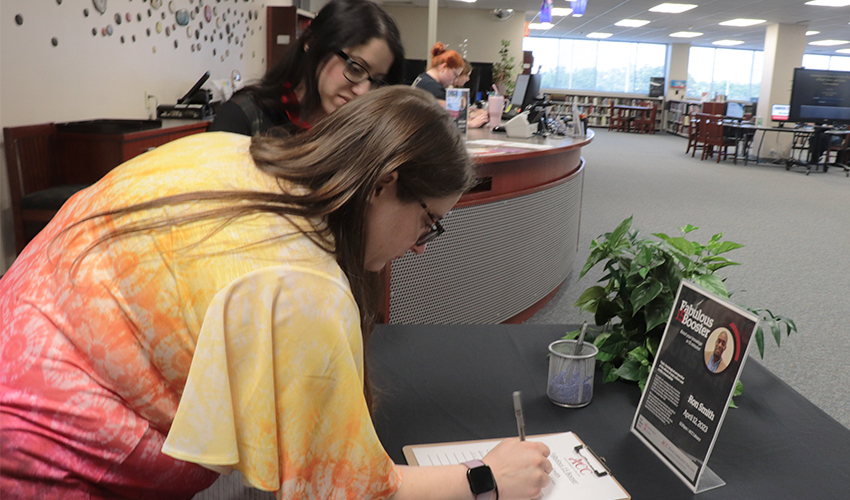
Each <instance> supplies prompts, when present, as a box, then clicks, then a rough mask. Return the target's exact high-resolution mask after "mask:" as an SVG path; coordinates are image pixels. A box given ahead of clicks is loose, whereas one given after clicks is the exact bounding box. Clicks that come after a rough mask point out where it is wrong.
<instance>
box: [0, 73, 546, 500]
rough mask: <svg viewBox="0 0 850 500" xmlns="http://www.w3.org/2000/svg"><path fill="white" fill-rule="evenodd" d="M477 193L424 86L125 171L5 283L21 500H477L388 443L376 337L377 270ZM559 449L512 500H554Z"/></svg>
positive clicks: (2, 465) (507, 467) (8, 406)
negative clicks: (367, 356)
mask: <svg viewBox="0 0 850 500" xmlns="http://www.w3.org/2000/svg"><path fill="white" fill-rule="evenodd" d="M435 144H439V147H434V145H435ZM472 181H473V175H472V169H471V165H470V161H469V158H468V155H467V154H466V152H465V150H464V144H463V141H462V140H461V138H460V137H459V136H458V134H457V132H456V131H454V130H453V129H452V127H451V125H450V124H449V122H448V119H447V115H446V114H445V111H444V110H443V109H442V108H440V107H439V106H438V105H437V104H436V103H435V102H434V101H433V100H432V99H431V98H430V97H429V96H427V95H424V93H423V92H421V91H418V90H413V89H409V88H406V87H393V88H388V89H383V90H379V91H375V92H372V93H370V94H368V95H367V96H365V97H362V98H360V99H357V100H355V101H353V102H352V103H351V104H350V105H348V106H344V107H342V108H341V109H340V110H339V111H338V112H336V113H334V114H333V115H332V116H330V117H329V118H328V119H327V120H324V121H323V122H322V123H321V124H320V125H319V126H318V127H315V128H314V129H312V130H311V131H308V132H306V133H304V134H301V135H299V136H297V137H293V138H290V139H279V138H254V139H249V138H248V137H244V136H239V135H234V134H227V133H209V134H201V135H197V136H191V137H188V138H184V139H181V140H179V141H175V142H173V143H170V144H168V145H165V146H162V147H160V148H158V149H156V150H155V151H153V152H150V153H147V154H145V155H142V156H140V157H138V158H136V159H134V160H132V161H130V162H128V163H125V164H124V165H121V166H119V167H117V168H116V169H115V170H113V171H112V172H110V173H109V174H108V175H107V176H106V177H104V178H103V179H102V180H101V181H100V182H98V183H97V184H95V185H94V186H92V187H91V188H89V189H87V190H85V191H83V192H81V193H79V194H78V195H76V196H75V197H74V198H72V199H71V200H70V201H69V202H68V203H67V204H66V205H65V206H64V207H63V208H62V210H61V211H60V212H59V214H57V216H56V217H55V218H54V219H53V221H52V222H51V223H50V224H49V225H48V226H47V228H46V229H45V230H44V231H43V232H42V233H41V234H39V235H38V236H37V237H36V238H35V239H34V240H33V241H32V242H31V244H30V245H29V246H28V247H27V248H26V249H25V250H24V252H23V253H22V254H21V255H20V256H19V258H18V259H17V260H16V261H15V263H14V265H13V266H12V267H11V269H10V270H9V271H8V272H7V273H6V275H5V276H4V277H3V279H2V281H0V325H1V326H0V490H2V494H3V498H4V500H10V499H24V498H27V499H30V498H39V499H46V498H62V499H75V498H87V499H88V498H116V497H123V498H157V499H160V498H191V497H192V496H193V495H194V494H195V493H196V492H197V491H200V490H202V489H204V488H206V487H207V486H209V485H210V484H211V483H212V482H213V481H214V480H215V478H216V477H217V475H218V473H219V472H227V471H230V470H234V469H235V470H239V471H240V472H241V473H242V474H243V476H244V479H245V481H246V482H247V483H248V484H250V485H252V486H254V487H256V488H259V489H262V490H268V491H276V492H277V494H278V496H279V497H280V498H350V499H354V498H358V499H361V498H362V499H368V498H388V497H391V496H393V497H395V498H412V497H416V496H420V497H421V496H424V497H432V498H466V497H471V494H470V491H469V487H468V486H467V485H466V480H465V468H464V467H463V466H446V467H435V468H429V469H431V470H424V469H419V468H410V467H401V466H396V465H394V464H393V463H392V461H391V460H390V458H389V457H388V455H387V454H386V452H385V451H384V450H383V448H382V447H381V444H380V442H379V441H378V438H377V436H376V434H375V431H374V428H373V426H372V423H371V419H370V416H369V403H368V390H367V391H365V393H364V369H363V346H364V344H365V342H364V338H363V334H368V332H369V331H370V330H371V328H372V325H373V323H374V319H373V318H374V317H375V307H374V304H375V303H376V302H375V301H374V298H375V297H374V295H375V289H374V287H373V283H374V278H375V277H376V272H377V271H380V270H381V269H382V268H383V267H384V265H385V264H386V263H387V262H389V261H390V260H392V259H393V258H395V257H397V256H400V255H402V254H404V253H405V252H406V251H407V250H412V251H414V252H417V253H419V252H422V251H424V250H425V244H426V243H427V242H428V241H430V239H433V237H435V236H438V235H439V234H440V233H441V232H442V226H441V225H440V223H439V219H440V218H442V217H443V216H445V214H446V213H447V212H448V211H449V209H451V207H452V206H453V205H454V204H455V203H456V202H457V200H458V198H459V196H460V193H461V192H463V190H465V189H466V188H468V187H469V186H470V184H471V182H472ZM361 332H362V333H361ZM366 387H368V383H366ZM540 446H542V445H537V444H535V443H520V442H518V441H512V442H506V443H505V444H504V445H503V446H501V447H498V448H497V449H496V450H494V451H493V452H492V453H491V454H490V455H488V457H485V461H487V462H488V465H490V466H491V468H492V469H493V471H494V474H495V476H496V480H497V481H498V482H499V483H498V484H499V492H500V498H502V500H510V499H511V498H521V497H524V498H531V497H533V496H534V494H535V492H538V493H539V488H540V487H541V486H543V485H544V484H545V482H546V481H547V479H548V478H547V477H546V476H545V474H546V473H547V472H548V470H550V467H551V466H549V465H548V462H547V461H546V458H545V454H546V453H547V451H546V450H545V449H542V448H541V447H540ZM434 484H441V485H443V486H441V487H439V488H434V487H433V486H434Z"/></svg>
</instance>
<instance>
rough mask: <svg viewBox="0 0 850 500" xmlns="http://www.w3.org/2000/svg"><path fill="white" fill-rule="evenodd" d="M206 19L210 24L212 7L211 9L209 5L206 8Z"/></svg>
mask: <svg viewBox="0 0 850 500" xmlns="http://www.w3.org/2000/svg"><path fill="white" fill-rule="evenodd" d="M204 19H206V20H207V22H210V21H211V20H212V7H210V6H209V5H207V6H206V7H204Z"/></svg>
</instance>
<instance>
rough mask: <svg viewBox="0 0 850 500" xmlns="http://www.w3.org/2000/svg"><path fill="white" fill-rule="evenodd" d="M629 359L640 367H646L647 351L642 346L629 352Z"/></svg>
mask: <svg viewBox="0 0 850 500" xmlns="http://www.w3.org/2000/svg"><path fill="white" fill-rule="evenodd" d="M628 356H629V359H633V360H635V361H637V362H638V363H640V364H642V365H646V364H647V363H646V362H647V361H648V360H649V351H648V350H647V349H646V347H644V346H642V345H641V346H638V347H635V348H634V349H632V350H631V351H629V354H628Z"/></svg>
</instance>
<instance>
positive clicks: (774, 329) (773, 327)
mask: <svg viewBox="0 0 850 500" xmlns="http://www.w3.org/2000/svg"><path fill="white" fill-rule="evenodd" d="M768 324H769V325H770V333H772V334H773V338H774V339H775V340H776V346H777V347H779V345H780V342H782V332H780V331H779V323H777V322H776V321H775V320H770V321H768Z"/></svg>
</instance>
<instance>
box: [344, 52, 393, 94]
mask: <svg viewBox="0 0 850 500" xmlns="http://www.w3.org/2000/svg"><path fill="white" fill-rule="evenodd" d="M336 55H338V56H339V57H341V58H342V59H343V60H344V61H345V69H344V70H342V76H344V77H345V79H346V80H348V81H349V82H351V83H353V84H355V85H357V84H358V83H362V82H363V81H364V80H369V85H371V86H372V88H378V87H383V86H384V85H387V82H385V81H383V80H381V79H380V78H372V75H370V74H369V70H368V69H366V68H364V67H363V65H362V64H360V63H359V62H357V61H355V60H354V59H352V58H351V56H349V55H348V54H346V53H345V52H343V51H341V50H340V51H338V52H337V53H336Z"/></svg>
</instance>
